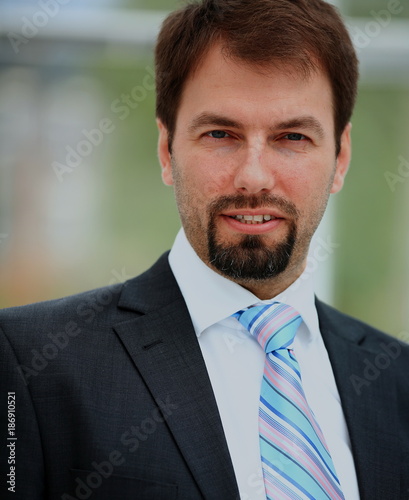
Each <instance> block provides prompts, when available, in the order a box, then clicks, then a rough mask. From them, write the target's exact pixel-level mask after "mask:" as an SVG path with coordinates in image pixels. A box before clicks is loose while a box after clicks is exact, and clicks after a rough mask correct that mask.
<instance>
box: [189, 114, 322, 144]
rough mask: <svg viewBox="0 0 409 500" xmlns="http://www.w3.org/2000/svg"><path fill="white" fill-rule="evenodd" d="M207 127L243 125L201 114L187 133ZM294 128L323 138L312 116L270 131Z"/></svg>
mask: <svg viewBox="0 0 409 500" xmlns="http://www.w3.org/2000/svg"><path fill="white" fill-rule="evenodd" d="M207 126H218V127H233V128H243V124H242V123H240V122H238V121H236V120H232V119H230V118H227V117H226V116H223V115H218V114H214V113H202V114H200V115H198V116H197V117H195V118H194V119H193V120H192V123H191V124H190V125H189V132H190V133H193V132H195V131H196V130H197V129H200V128H202V127H207ZM294 128H305V129H309V130H312V131H313V132H315V133H316V134H317V135H318V137H320V138H321V139H322V138H323V137H324V136H325V132H324V128H323V127H322V125H321V123H320V122H319V121H318V120H317V119H316V118H315V117H313V116H308V115H307V116H299V117H296V118H291V119H289V120H284V121H282V122H279V123H276V124H274V125H272V126H271V127H270V130H271V131H277V130H286V129H294Z"/></svg>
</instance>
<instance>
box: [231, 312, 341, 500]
mask: <svg viewBox="0 0 409 500" xmlns="http://www.w3.org/2000/svg"><path fill="white" fill-rule="evenodd" d="M233 316H234V317H236V318H237V319H238V320H239V321H240V323H241V324H242V325H243V326H244V327H245V328H247V330H248V331H249V333H250V334H251V335H252V336H254V337H255V338H256V340H258V341H259V342H260V344H261V343H262V344H264V346H262V347H263V348H264V350H265V352H266V353H267V356H266V361H265V367H264V375H263V380H262V386H261V394H260V407H259V421H260V433H259V434H260V451H261V460H262V469H263V474H264V481H265V484H266V485H267V489H270V488H271V493H270V494H268V495H267V500H277V498H280V499H283V498H284V497H285V498H286V499H287V500H301V497H302V498H303V499H304V498H305V499H307V498H308V499H309V500H324V499H326V500H345V498H344V496H343V494H342V491H341V489H340V486H339V481H338V478H337V476H336V473H335V467H334V464H333V462H332V459H331V455H330V453H329V451H328V449H327V446H326V443H325V440H324V439H323V438H322V436H321V430H320V429H319V424H318V422H316V420H315V417H314V415H313V413H312V410H311V408H310V407H309V405H308V402H307V401H306V397H305V393H304V390H303V387H302V377H301V373H300V366H299V364H298V362H297V360H296V357H295V354H294V352H293V351H292V344H293V342H294V337H295V335H296V332H297V329H298V327H299V326H300V324H301V323H302V318H301V316H300V315H299V314H298V312H297V311H295V310H294V309H293V308H292V307H291V306H288V305H285V304H282V303H279V302H273V303H272V304H269V305H256V306H253V307H250V308H248V309H245V310H243V311H239V312H238V313H236V314H234V315H233ZM262 332H263V333H262ZM261 337H262V338H261ZM269 379H271V382H270V380H269ZM276 385H277V387H276ZM316 429H317V430H316ZM320 436H321V437H320ZM270 439H271V441H270ZM273 443H274V444H273ZM276 443H277V444H276ZM278 460H281V462H282V463H281V464H280V463H279V462H278ZM273 463H274V464H276V465H273ZM280 465H281V467H280ZM310 469H311V470H310ZM272 497H277V498H272Z"/></svg>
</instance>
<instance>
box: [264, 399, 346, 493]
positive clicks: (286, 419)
mask: <svg viewBox="0 0 409 500" xmlns="http://www.w3.org/2000/svg"><path fill="white" fill-rule="evenodd" d="M260 401H262V402H263V404H264V405H265V406H266V407H267V408H268V409H269V410H270V411H271V412H272V413H275V414H276V415H277V416H278V417H280V418H281V419H282V420H284V422H286V423H287V424H288V425H289V426H290V427H292V428H293V429H295V430H296V431H297V432H298V433H299V434H300V436H302V437H303V438H304V439H305V440H306V441H307V442H308V443H309V444H310V446H311V447H312V448H314V450H315V452H316V453H317V455H318V456H319V457H320V458H321V460H322V462H323V463H324V464H325V466H326V467H327V469H328V472H329V473H330V474H331V476H332V477H333V478H334V479H335V480H336V482H337V483H338V484H339V481H338V478H337V476H336V475H335V474H334V472H333V471H332V467H330V466H329V464H328V463H327V460H326V459H325V458H324V457H323V456H322V453H321V452H320V451H319V450H318V448H317V445H316V444H315V443H314V442H313V441H312V440H311V439H310V437H309V436H308V435H307V434H306V433H305V432H304V431H303V430H302V429H301V428H300V427H299V426H298V425H297V424H295V423H294V421H292V420H290V419H289V418H287V417H286V416H285V415H283V414H282V413H281V412H280V411H278V410H277V409H276V408H273V407H272V406H271V405H270V404H268V403H267V401H266V400H265V399H264V398H260ZM317 440H318V437H317ZM320 444H321V443H320ZM323 449H324V450H325V448H323ZM325 451H326V450H325Z"/></svg>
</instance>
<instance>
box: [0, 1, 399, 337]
mask: <svg viewBox="0 0 409 500" xmlns="http://www.w3.org/2000/svg"><path fill="white" fill-rule="evenodd" d="M44 4H47V5H48V6H49V7H48V8H49V9H51V10H49V12H48V13H47V11H46V10H44V7H43V5H44ZM179 4H180V2H172V1H171V2H169V1H166V2H165V1H161V0H150V1H136V0H135V1H132V0H127V1H124V2H120V1H113V0H112V1H109V0H105V1H102V0H99V1H97V0H94V1H92V0H88V1H85V0H84V1H75V0H72V1H71V2H68V3H66V4H65V5H59V4H58V1H57V0H55V1H52V0H49V1H48V3H47V2H45V1H44V2H43V3H41V2H29V1H17V2H16V1H14V0H3V1H2V4H1V7H0V9H1V12H0V273H1V279H0V307H6V306H12V305H19V304H24V303H28V302H34V301H38V300H45V299H48V298H54V297H59V296H63V295H67V294H71V293H76V292H79V291H82V290H86V289H89V288H94V287H97V286H103V285H106V284H108V283H114V282H118V281H123V280H124V279H127V278H129V277H131V276H133V275H136V274H138V273H139V272H141V271H143V270H144V269H146V268H147V267H148V266H149V265H150V264H152V263H153V262H154V260H155V259H156V258H157V257H158V256H159V255H160V254H161V253H162V252H163V251H164V250H166V249H168V248H170V246H171V245H172V242H173V240H174V237H175V235H176V232H177V230H178V228H179V227H180V223H179V219H178V216H177V211H176V206H175V203H174V200H173V193H172V190H171V189H170V188H166V187H165V186H163V185H162V183H161V179H160V168H159V163H158V161H157V157H156V137H157V134H156V127H155V121H154V91H153V90H152V81H153V79H152V70H153V60H152V47H153V46H152V43H153V40H154V37H155V34H156V33H157V29H158V26H159V23H160V22H161V20H162V19H163V17H164V16H165V15H166V13H167V12H168V11H170V10H171V9H173V8H175V7H177V6H178V5H179ZM336 4H337V5H338V7H339V8H340V10H341V12H342V14H343V15H344V16H345V19H346V22H347V25H348V27H349V29H350V30H351V34H352V36H353V39H354V41H355V44H356V46H357V49H358V53H359V57H360V59H361V73H362V79H361V85H360V94H359V99H358V103H357V108H356V112H355V114H354V117H353V161H352V165H351V169H350V172H349V174H348V177H347V182H346V185H345V187H344V189H343V191H342V192H341V193H340V194H339V195H336V197H335V198H334V199H333V200H332V201H331V207H330V213H329V214H328V216H327V218H326V221H325V223H324V225H323V227H322V228H321V229H320V231H321V232H320V235H321V238H322V239H323V240H324V241H326V240H327V239H328V238H331V241H334V242H336V245H337V248H336V249H335V250H334V251H333V252H330V253H328V258H324V259H322V260H323V262H321V261H320V262H318V263H317V262H315V264H317V265H316V266H315V267H317V270H316V274H317V292H318V294H319V295H320V297H321V298H323V299H324V300H327V301H328V302H330V303H332V304H333V305H335V306H336V307H338V308H339V309H341V310H342V311H344V312H346V313H349V314H351V315H354V316H356V317H358V318H360V319H362V320H364V321H367V322H369V323H371V324H373V325H375V326H377V327H378V328H380V329H383V330H386V331H388V332H390V333H391V334H393V335H395V336H397V337H400V338H402V339H405V340H408V341H409V333H408V332H409V311H408V309H409V307H408V303H409V300H408V298H409V263H408V255H409V224H408V223H409V140H408V136H409V134H408V132H409V6H408V4H407V3H405V2H399V1H398V0H389V1H383V0H377V1H374V0H354V1H352V0H343V1H338V2H336ZM51 5H54V7H53V8H52V6H51ZM53 9H54V10H53ZM39 12H40V13H39ZM41 12H42V14H41ZM33 26H34V27H33ZM30 29H31V31H30ZM36 30H37V32H36ZM101 120H105V122H104V123H105V126H106V128H107V129H109V132H106V133H100V134H98V133H97V132H95V129H97V128H99V127H100V123H101ZM107 120H108V121H107ZM107 123H109V126H108V125H106V124H107ZM84 131H85V134H84ZM91 131H93V132H91ZM86 134H88V135H89V134H91V135H92V134H94V135H93V137H94V141H95V142H98V141H99V142H98V144H95V145H94V146H93V147H92V150H90V151H88V150H87V149H86V147H85V146H84V145H83V146H82V147H83V148H84V149H83V152H84V154H83V155H82V156H81V157H80V159H79V160H78V158H77V160H75V161H76V163H77V166H74V167H70V168H66V169H65V171H63V170H62V167H61V165H65V166H66V167H69V165H68V164H67V161H66V156H67V154H69V153H68V152H69V151H72V150H71V149H70V148H73V149H78V148H80V149H81V146H80V144H81V141H82V142H83V141H84V140H85V138H86V137H85V135H86ZM101 137H102V138H101ZM67 148H68V149H67ZM85 153H86V154H85ZM75 161H74V163H75ZM322 239H321V241H322ZM324 261H325V262H324ZM313 267H314V266H313Z"/></svg>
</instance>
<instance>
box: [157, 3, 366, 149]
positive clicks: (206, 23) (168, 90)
mask: <svg viewBox="0 0 409 500" xmlns="http://www.w3.org/2000/svg"><path fill="white" fill-rule="evenodd" d="M216 42H222V44H223V50H224V51H225V53H226V55H227V56H229V57H232V58H235V59H238V60H242V61H244V62H246V63H249V64H253V65H255V66H259V67H263V68H264V67H268V66H271V65H273V64H285V65H286V66H289V67H290V68H293V69H295V70H296V71H299V72H302V73H304V74H305V75H306V76H308V75H309V74H310V73H311V72H312V71H314V70H317V69H319V68H321V69H323V70H324V71H325V72H326V73H327V75H328V77H329V80H330V82H331V86H332V92H333V106H334V120H335V139H336V144H337V154H338V152H339V146H340V138H341V134H342V132H343V130H344V128H345V126H346V125H347V124H348V122H349V120H350V119H351V115H352V111H353V107H354V104H355V98H356V92H357V82H358V60H357V57H356V53H355V50H354V48H353V45H352V42H351V39H350V37H349V34H348V31H347V29H346V27H345V25H344V23H343V21H342V19H341V17H340V15H339V13H338V12H337V10H336V9H335V8H334V7H333V6H332V5H330V4H328V3H327V2H324V1H323V0H202V1H200V2H195V3H190V4H188V5H187V6H185V7H184V8H182V9H180V10H177V11H175V12H173V13H171V14H170V15H169V16H168V17H167V18H166V19H165V21H164V23H163V25H162V28H161V31H160V33H159V36H158V41H157V44H156V51H155V58H156V94H157V102H156V115H157V117H158V118H160V120H161V121H162V122H163V124H164V125H165V126H166V128H167V130H168V132H169V149H170V148H171V144H172V137H173V134H174V130H175V125H176V115H177V110H178V107H179V104H180V100H181V95H182V92H183V87H184V84H185V82H186V80H187V79H188V77H189V76H190V75H191V74H192V73H193V72H194V71H195V69H196V68H197V66H198V65H199V64H200V61H201V60H203V58H204V56H205V55H206V53H207V51H208V50H209V48H211V47H212V45H213V44H214V43H216Z"/></svg>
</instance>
